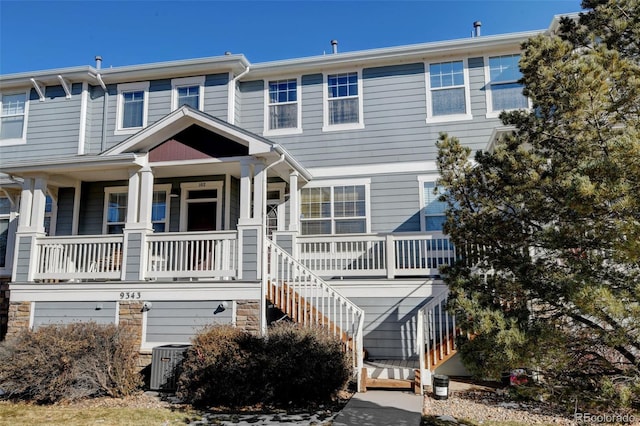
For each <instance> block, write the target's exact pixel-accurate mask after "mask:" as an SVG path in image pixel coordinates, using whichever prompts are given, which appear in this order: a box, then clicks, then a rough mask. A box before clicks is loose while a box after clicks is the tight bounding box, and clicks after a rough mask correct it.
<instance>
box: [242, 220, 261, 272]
mask: <svg viewBox="0 0 640 426" xmlns="http://www.w3.org/2000/svg"><path fill="white" fill-rule="evenodd" d="M241 235H242V241H241V242H240V243H241V244H242V265H240V266H241V268H242V279H243V280H256V279H258V231H257V230H255V229H246V230H245V231H244V232H243V233H242V234H241Z"/></svg>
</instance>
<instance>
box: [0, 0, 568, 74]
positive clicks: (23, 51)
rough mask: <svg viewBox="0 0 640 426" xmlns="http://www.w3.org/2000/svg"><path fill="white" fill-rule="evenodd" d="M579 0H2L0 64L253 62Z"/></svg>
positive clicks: (444, 34) (521, 16)
mask: <svg viewBox="0 0 640 426" xmlns="http://www.w3.org/2000/svg"><path fill="white" fill-rule="evenodd" d="M580 10H581V8H580V1H579V0H502V1H482V0H468V1H463V0H448V1H436V0H414V1H327V0H325V1H302V0H298V1H295V0H289V1H272V0H268V1H241V0H239V1H213V0H209V1H204V0H201V1H143V0H133V1H131V0H130V1H97V0H95V1H79V0H76V1H55V0H54V1H29V0H22V1H14V0H0V74H12V73H17V72H25V71H35V70H42V69H50V68H65V67H73V66H80V65H93V64H94V57H95V55H101V56H102V57H103V67H109V66H114V67H116V66H123V65H134V64H141V63H149V62H162V61H171V60H180V59H190V58H200V57H209V56H218V55H222V54H224V52H225V51H230V52H233V53H242V54H244V55H245V56H246V57H247V59H248V60H249V61H250V62H252V63H257V62H265V61H274V60H280V59H289V58H296V57H304V56H315V55H321V54H323V53H324V52H326V53H330V52H331V45H330V40H331V39H337V40H338V42H339V46H338V49H339V51H340V52H346V51H355V50H363V49H372V48H378V47H390V46H399V45H405V44H413V43H423V42H431V41H438V40H447V39H458V38H465V37H470V35H471V31H472V29H473V26H472V24H473V22H474V21H476V20H480V21H482V35H493V34H502V33H508V32H517V31H527V30H536V29H544V28H547V27H548V26H549V23H550V22H551V19H552V17H553V15H556V14H561V13H567V12H577V11H580Z"/></svg>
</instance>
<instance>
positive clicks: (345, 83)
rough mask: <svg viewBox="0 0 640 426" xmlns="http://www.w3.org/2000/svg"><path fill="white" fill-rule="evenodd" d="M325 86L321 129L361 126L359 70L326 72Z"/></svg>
mask: <svg viewBox="0 0 640 426" xmlns="http://www.w3.org/2000/svg"><path fill="white" fill-rule="evenodd" d="M326 87H327V90H326V92H325V96H326V98H325V120H324V128H323V130H344V129H356V128H362V127H363V120H362V98H361V93H362V79H361V78H360V72H359V71H358V72H347V73H341V74H328V75H327V76H326Z"/></svg>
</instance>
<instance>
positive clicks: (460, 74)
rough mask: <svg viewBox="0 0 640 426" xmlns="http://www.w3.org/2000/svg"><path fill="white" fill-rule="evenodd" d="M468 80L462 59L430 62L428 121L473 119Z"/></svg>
mask: <svg viewBox="0 0 640 426" xmlns="http://www.w3.org/2000/svg"><path fill="white" fill-rule="evenodd" d="M468 81H469V77H468V72H467V68H466V67H465V66H464V61H462V60H460V61H451V62H440V63H434V64H429V72H428V77H427V84H428V86H427V87H428V88H429V89H428V91H427V121H432V122H433V121H452V120H465V119H471V118H472V116H471V102H470V99H469V85H468Z"/></svg>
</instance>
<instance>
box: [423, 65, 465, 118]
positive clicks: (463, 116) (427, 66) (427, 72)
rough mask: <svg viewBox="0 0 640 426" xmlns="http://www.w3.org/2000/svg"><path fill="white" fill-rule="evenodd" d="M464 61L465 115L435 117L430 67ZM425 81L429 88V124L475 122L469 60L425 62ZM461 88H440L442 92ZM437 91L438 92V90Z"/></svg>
mask: <svg viewBox="0 0 640 426" xmlns="http://www.w3.org/2000/svg"><path fill="white" fill-rule="evenodd" d="M461 60H462V70H463V77H464V102H465V111H466V113H464V114H448V115H436V116H434V115H433V103H432V97H431V91H432V89H431V72H430V71H429V69H430V67H429V65H433V64H441V63H444V62H460V61H461ZM424 68H425V73H424V75H425V80H426V87H427V123H446V122H450V121H463V120H473V115H472V114H471V89H470V83H469V63H468V59H466V58H465V59H443V60H442V61H438V62H435V61H433V62H425V64H424ZM458 87H460V86H450V87H445V88H438V89H442V90H446V89H453V88H458ZM438 89H436V90H438Z"/></svg>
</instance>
